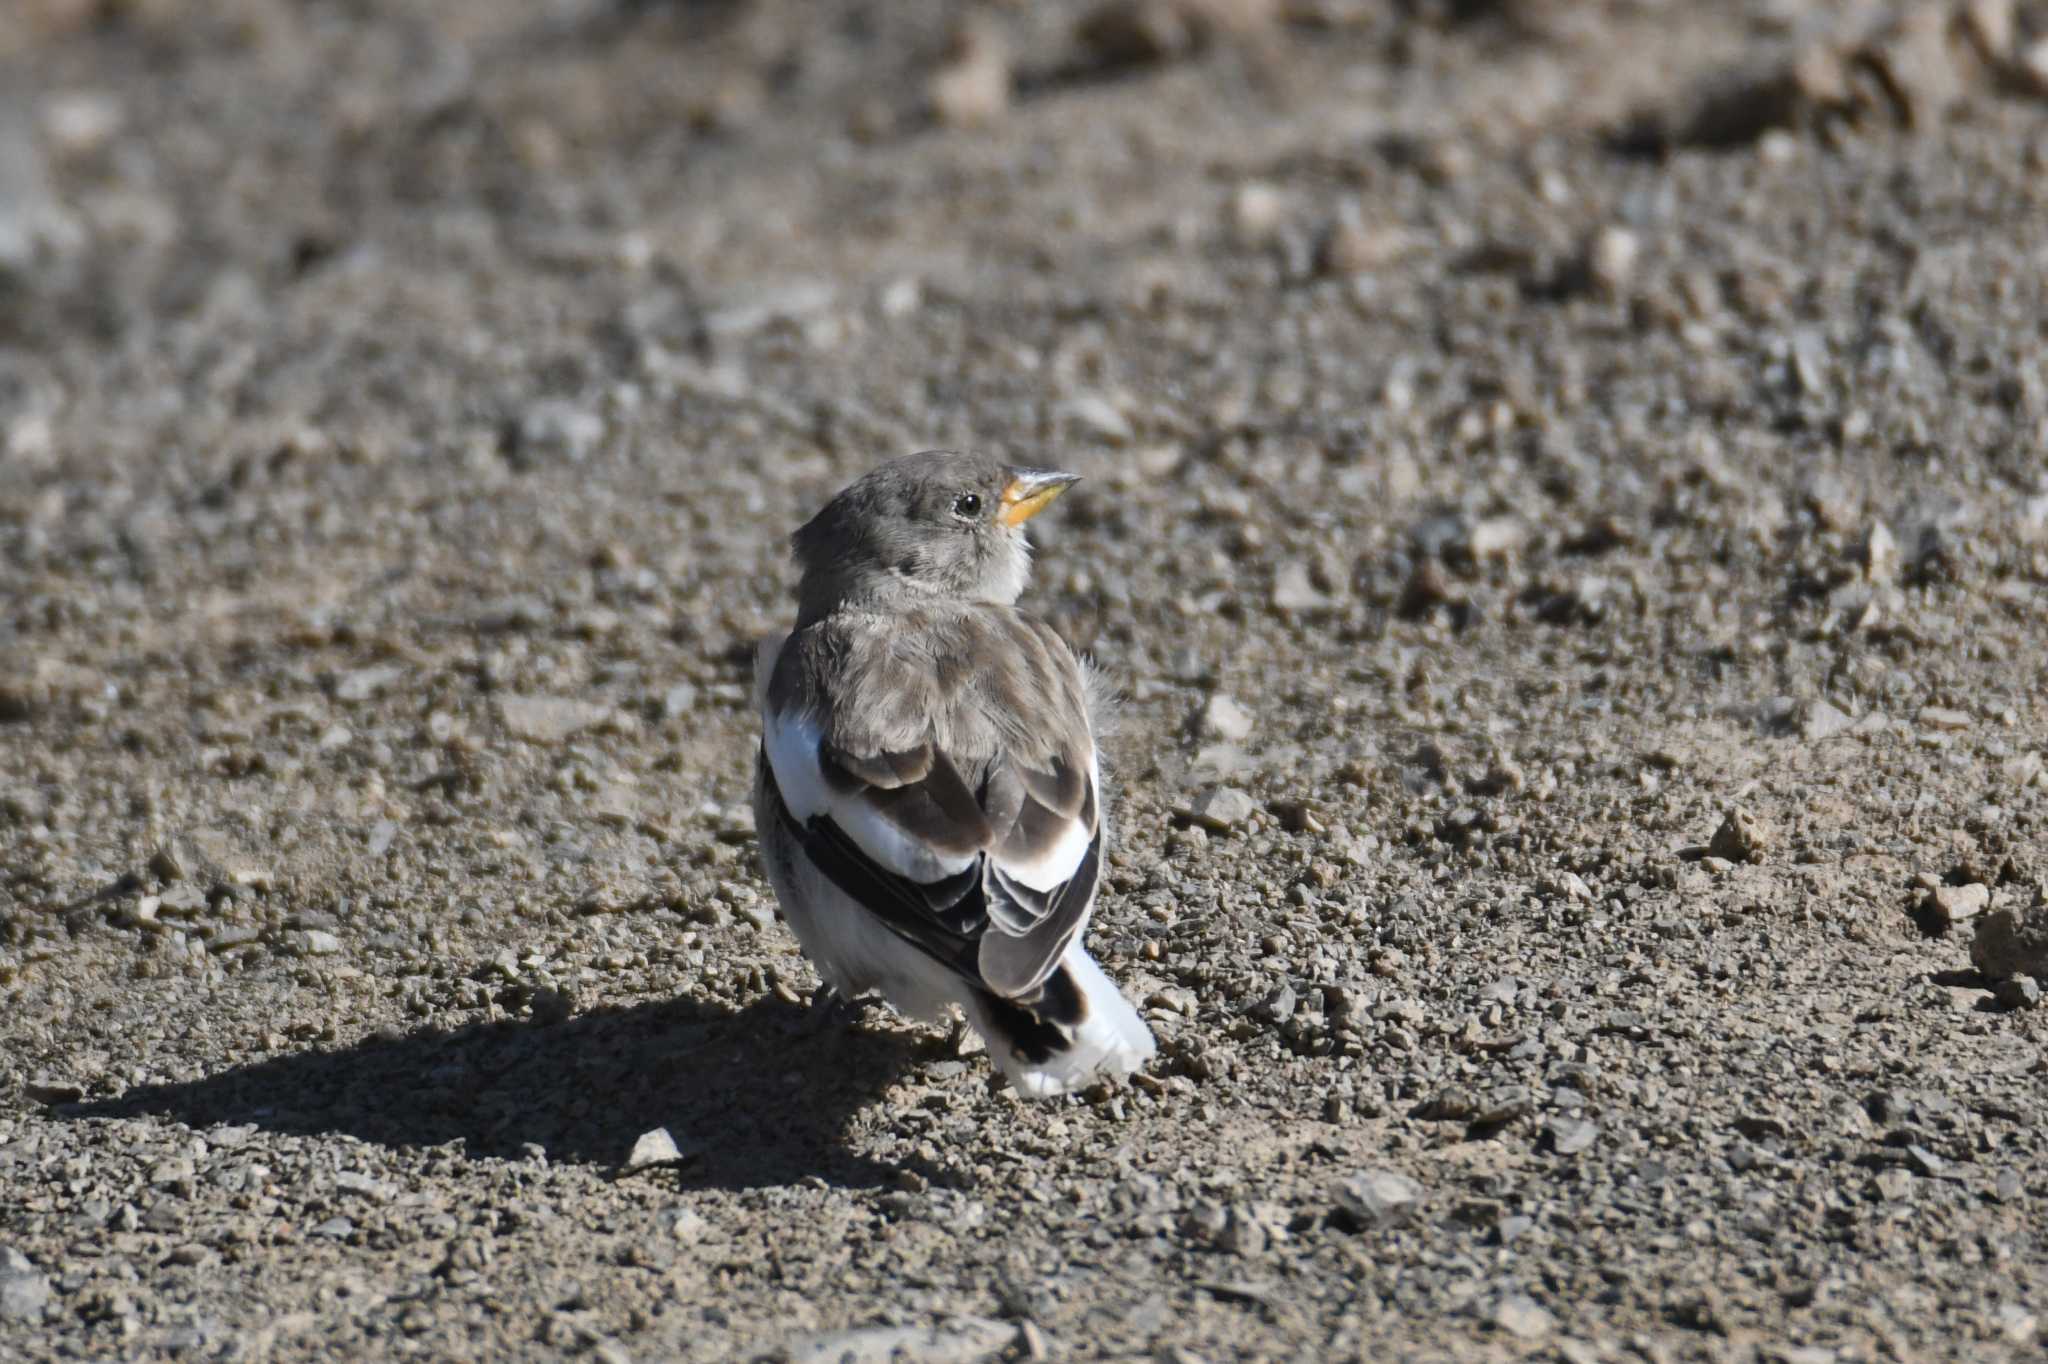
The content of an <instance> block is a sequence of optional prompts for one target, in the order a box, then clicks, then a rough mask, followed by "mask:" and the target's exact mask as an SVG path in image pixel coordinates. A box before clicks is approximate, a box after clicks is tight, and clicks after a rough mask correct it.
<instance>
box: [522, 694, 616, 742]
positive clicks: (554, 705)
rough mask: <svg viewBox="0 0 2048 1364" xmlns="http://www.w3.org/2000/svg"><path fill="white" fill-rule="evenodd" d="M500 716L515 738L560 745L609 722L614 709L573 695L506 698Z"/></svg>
mask: <svg viewBox="0 0 2048 1364" xmlns="http://www.w3.org/2000/svg"><path fill="white" fill-rule="evenodd" d="M498 716H499V718H500V719H502V720H503V721H504V722H505V728H506V730H507V731H508V732H509V733H510V734H511V735H512V736H513V737H514V738H517V739H524V740H526V741H527V742H528V743H534V744H556V743H560V742H561V741H562V740H564V739H566V738H568V737H569V736H570V735H572V734H578V733H581V732H582V731H583V730H586V729H589V728H590V727H591V726H593V725H597V724H600V723H602V722H603V721H605V720H607V719H609V718H610V716H611V708H610V707H609V706H604V705H600V704H598V703H597V702H595V701H579V700H577V699H576V698H574V697H570V696H506V697H501V698H499V701H498Z"/></svg>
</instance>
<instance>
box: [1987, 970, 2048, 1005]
mask: <svg viewBox="0 0 2048 1364" xmlns="http://www.w3.org/2000/svg"><path fill="white" fill-rule="evenodd" d="M1997 993H1998V1002H1999V1003H2000V1004H2003V1005H2004V1006H2005V1007H2006V1008H2008V1009H2038V1008H2040V1007H2041V984H2040V982H2039V981H2037V980H2035V979H2034V978H2033V977H2032V976H2007V977H2006V978H2005V979H2004V980H2001V981H1999V982H1998V991H1997Z"/></svg>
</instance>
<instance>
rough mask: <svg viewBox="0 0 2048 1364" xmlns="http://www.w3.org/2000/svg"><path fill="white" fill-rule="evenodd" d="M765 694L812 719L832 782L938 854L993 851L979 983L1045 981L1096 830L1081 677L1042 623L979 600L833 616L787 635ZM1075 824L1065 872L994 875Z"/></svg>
mask: <svg viewBox="0 0 2048 1364" xmlns="http://www.w3.org/2000/svg"><path fill="white" fill-rule="evenodd" d="M768 703H769V705H770V706H771V707H773V708H775V709H777V710H785V709H789V708H792V707H794V708H799V709H801V710H803V711H805V712H808V713H809V714H811V715H813V716H815V717H817V718H818V719H819V720H820V722H821V728H822V729H823V730H824V740H823V742H822V743H821V745H820V752H819V758H820V763H821V766H822V767H823V769H824V771H825V774H826V777H827V780H828V781H830V782H832V783H833V784H834V785H835V786H839V787H840V789H842V790H845V789H847V787H849V786H852V787H858V788H861V795H862V798H863V799H865V800H867V801H869V802H870V803H871V804H872V805H873V806H874V808H876V809H877V810H878V811H880V812H881V813H882V814H884V815H885V816H886V817H887V818H888V819H889V820H890V821H891V822H893V823H895V824H896V825H897V826H898V827H899V828H902V829H903V830H905V831H906V832H907V833H910V834H911V835H913V836H914V837H916V838H918V839H919V840H921V841H922V842H924V843H925V844H926V845H927V846H929V847H931V848H932V849H933V850H934V851H938V852H943V853H946V854H950V855H955V856H958V855H963V854H971V853H976V852H979V853H985V854H988V858H987V870H986V874H985V875H984V876H983V878H982V881H983V890H984V893H985V897H986V899H985V909H986V919H985V924H984V926H983V929H979V930H976V931H977V932H978V933H979V937H980V947H979V959H978V960H979V969H980V972H981V975H982V978H983V981H984V983H985V984H986V985H987V986H988V988H989V989H990V990H992V991H994V992H995V993H997V994H999V995H1003V996H1006V997H1013V998H1014V997H1016V996H1019V995H1022V994H1025V993H1027V992H1029V991H1031V990H1034V989H1036V988H1037V987H1038V986H1039V985H1041V984H1042V983H1043V981H1044V980H1045V978H1046V976H1047V975H1048V974H1049V973H1050V971H1051V970H1052V968H1053V967H1054V966H1055V965H1056V964H1057V962H1058V960H1059V956H1060V954H1061V952H1063V951H1064V950H1065V948H1066V945H1067V943H1068V942H1069V941H1071V939H1072V937H1073V935H1074V933H1075V932H1076V931H1077V930H1078V929H1079V927H1080V925H1081V923H1082V921H1083V920H1084V919H1085V918H1086V916H1087V912H1088V908H1089V906H1090V905H1091V904H1092V902H1093V900H1094V896H1095V889H1096V882H1097V880H1098V878H1099V875H1100V853H1101V836H1102V831H1101V823H1100V819H1099V814H1100V810H1099V803H1098V797H1097V793H1096V791H1095V789H1094V783H1093V781H1092V780H1091V779H1090V775H1089V773H1090V769H1091V767H1092V763H1093V754H1094V739H1093V736H1092V734H1091V732H1090V727H1089V717H1088V707H1087V701H1086V696H1085V689H1084V680H1083V675H1082V672H1081V667H1080V664H1079V662H1078V661H1077V660H1076V659H1075V657H1074V655H1073V653H1072V651H1071V650H1069V649H1068V648H1067V646H1066V643H1065V642H1064V641H1063V640H1061V639H1060V638H1059V636H1058V635H1057V634H1056V633H1054V632H1053V630H1052V629H1051V627H1049V626H1047V625H1045V624H1044V623H1043V622H1041V621H1037V620H1034V619H1032V618H1031V617H1029V616H1026V615H1023V614H1022V613H1019V612H1016V611H1012V610H1009V609H1007V608H1002V607H988V606H980V607H953V608H943V609H933V610H929V611H920V612H909V613H902V614H892V615H890V616H887V617H883V616H861V615H855V614H843V615H836V616H833V617H828V618H827V619H825V620H823V621H819V622H816V623H814V624H812V625H810V626H807V627H806V628H805V629H803V630H801V631H799V632H797V634H796V635H794V636H793V637H792V638H791V640H790V642H789V644H788V645H787V646H786V647H785V649H784V651H783V654H782V656H781V657H780V658H779V659H778V660H777V665H776V668H775V672H774V675H773V677H772V678H771V679H770V683H769V692H768ZM1076 819H1079V820H1081V821H1082V823H1083V826H1084V827H1085V828H1086V829H1087V831H1088V833H1089V836H1090V841H1089V847H1088V851H1087V853H1086V855H1085V856H1084V857H1083V858H1082V860H1081V863H1080V864H1079V865H1078V866H1077V867H1076V868H1075V872H1074V875H1073V876H1072V877H1071V878H1070V879H1069V880H1068V881H1067V882H1066V883H1064V884H1062V885H1060V886H1056V887H1054V888H1052V889H1051V890H1048V891H1037V890H1033V889H1031V888H1030V887H1027V886H1023V885H1021V884H1019V883H1017V882H1015V881H1014V880H1013V879H1011V878H1010V877H1008V876H1006V875H1004V874H1003V873H1002V872H1001V870H1000V864H1003V863H1007V864H1011V865H1015V864H1017V863H1020V862H1028V861H1034V860H1036V859H1038V858H1040V857H1042V856H1044V855H1045V854H1046V853H1047V852H1048V851H1049V850H1050V849H1051V848H1052V847H1053V846H1054V845H1055V844H1056V843H1057V842H1058V840H1059V839H1060V837H1061V835H1062V834H1063V833H1064V832H1065V831H1066V830H1068V829H1069V828H1071V826H1072V822H1073V821H1074V820H1076ZM869 870H871V871H873V872H875V873H877V874H880V875H884V876H886V875H889V873H887V872H883V871H881V869H879V868H873V869H869ZM867 874H868V873H867V872H866V871H864V872H863V875H867ZM950 926H951V927H957V925H956V924H955V925H950ZM898 931H903V929H902V928H901V927H900V926H899V927H898ZM954 941H957V939H954Z"/></svg>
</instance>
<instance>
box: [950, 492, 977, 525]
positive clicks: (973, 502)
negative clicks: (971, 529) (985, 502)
mask: <svg viewBox="0 0 2048 1364" xmlns="http://www.w3.org/2000/svg"><path fill="white" fill-rule="evenodd" d="M953 515H955V516H961V517H966V518H969V519H972V518H974V517H977V516H979V515H981V495H980V494H979V493H962V494H960V496H958V497H956V498H954V499H953Z"/></svg>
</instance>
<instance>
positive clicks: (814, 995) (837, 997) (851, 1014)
mask: <svg viewBox="0 0 2048 1364" xmlns="http://www.w3.org/2000/svg"><path fill="white" fill-rule="evenodd" d="M880 1002H881V997H880V996H878V995H872V994H866V995H856V996H855V997H854V998H852V999H848V998H847V997H846V996H845V995H842V994H840V993H839V991H838V989H837V988H836V987H834V986H831V985H820V986H819V987H818V988H817V989H816V990H813V991H812V992H811V1003H810V1010H809V1014H808V1017H806V1019H805V1020H804V1031H805V1032H806V1033H807V1034H809V1035H810V1036H813V1037H815V1036H817V1035H818V1034H819V1033H822V1032H825V1031H827V1030H838V1031H844V1030H846V1029H848V1028H851V1027H852V1026H853V1025H854V1024H856V1023H858V1022H860V1020H861V1017H862V1015H864V1014H866V1013H867V1011H868V1010H869V1009H870V1008H872V1007H873V1006H874V1005H876V1004H878V1003H880Z"/></svg>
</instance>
